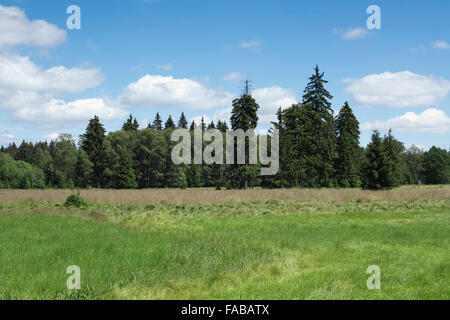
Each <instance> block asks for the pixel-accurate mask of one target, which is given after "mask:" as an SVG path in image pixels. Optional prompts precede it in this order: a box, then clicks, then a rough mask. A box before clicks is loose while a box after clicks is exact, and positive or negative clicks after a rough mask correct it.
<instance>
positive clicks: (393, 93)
mask: <svg viewBox="0 0 450 320" xmlns="http://www.w3.org/2000/svg"><path fill="white" fill-rule="evenodd" d="M344 81H345V82H347V83H349V84H350V85H349V86H348V87H347V88H346V89H345V91H346V92H348V93H350V94H352V95H353V98H354V100H355V102H356V103H358V104H359V105H362V106H377V105H386V106H390V107H399V108H401V107H413V106H427V105H435V104H436V103H438V102H439V101H440V100H442V99H443V98H445V97H446V96H447V94H448V93H449V91H450V82H449V81H448V80H446V79H443V78H436V77H433V76H423V75H419V74H415V73H412V72H410V71H402V72H397V73H391V72H384V73H381V74H370V75H367V76H365V77H364V78H361V79H347V80H344Z"/></svg>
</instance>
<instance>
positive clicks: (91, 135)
mask: <svg viewBox="0 0 450 320" xmlns="http://www.w3.org/2000/svg"><path fill="white" fill-rule="evenodd" d="M105 132H106V131H105V128H104V127H103V125H102V124H101V123H100V120H99V118H98V117H97V116H95V117H94V118H93V119H91V120H90V121H89V124H88V126H87V127H86V133H85V134H83V135H81V136H80V145H81V147H82V148H83V150H84V151H85V152H86V153H87V155H88V157H89V160H90V161H91V162H92V164H93V165H94V168H93V174H92V185H93V186H97V187H99V186H100V183H101V180H102V173H103V168H102V166H101V154H102V151H103V148H104V141H105Z"/></svg>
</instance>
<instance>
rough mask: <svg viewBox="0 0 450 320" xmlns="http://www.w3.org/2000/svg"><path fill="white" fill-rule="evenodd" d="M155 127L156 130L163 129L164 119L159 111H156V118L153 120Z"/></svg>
mask: <svg viewBox="0 0 450 320" xmlns="http://www.w3.org/2000/svg"><path fill="white" fill-rule="evenodd" d="M153 129H155V130H162V129H163V127H162V120H161V116H160V115H159V112H157V113H156V116H155V120H153Z"/></svg>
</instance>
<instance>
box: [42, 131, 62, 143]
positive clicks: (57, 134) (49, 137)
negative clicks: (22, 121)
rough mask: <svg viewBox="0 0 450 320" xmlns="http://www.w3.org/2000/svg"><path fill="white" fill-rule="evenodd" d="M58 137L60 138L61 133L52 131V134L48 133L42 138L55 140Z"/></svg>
mask: <svg viewBox="0 0 450 320" xmlns="http://www.w3.org/2000/svg"><path fill="white" fill-rule="evenodd" d="M58 138H59V133H56V132H54V133H50V134H48V135H46V136H45V137H43V138H42V139H41V140H44V141H55V140H57V139H58Z"/></svg>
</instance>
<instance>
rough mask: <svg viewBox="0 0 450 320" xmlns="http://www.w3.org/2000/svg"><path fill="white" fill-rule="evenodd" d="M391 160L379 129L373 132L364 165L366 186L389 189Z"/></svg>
mask: <svg viewBox="0 0 450 320" xmlns="http://www.w3.org/2000/svg"><path fill="white" fill-rule="evenodd" d="M389 170H390V165H389V160H388V158H387V156H386V151H385V148H384V145H383V140H382V139H381V137H380V133H379V132H378V130H375V131H374V132H373V134H372V141H371V142H370V143H369V144H368V145H367V148H366V150H365V161H364V164H363V167H362V173H363V177H364V187H365V188H366V189H371V190H382V189H389V188H390V186H389V175H390V174H391V172H390V171H389Z"/></svg>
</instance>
